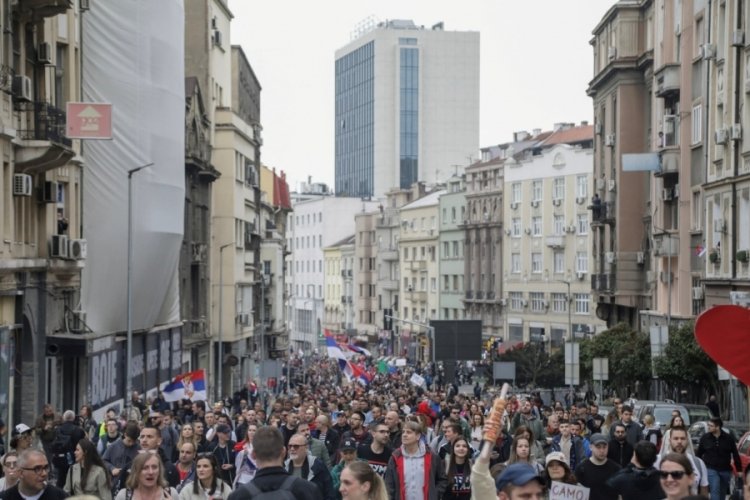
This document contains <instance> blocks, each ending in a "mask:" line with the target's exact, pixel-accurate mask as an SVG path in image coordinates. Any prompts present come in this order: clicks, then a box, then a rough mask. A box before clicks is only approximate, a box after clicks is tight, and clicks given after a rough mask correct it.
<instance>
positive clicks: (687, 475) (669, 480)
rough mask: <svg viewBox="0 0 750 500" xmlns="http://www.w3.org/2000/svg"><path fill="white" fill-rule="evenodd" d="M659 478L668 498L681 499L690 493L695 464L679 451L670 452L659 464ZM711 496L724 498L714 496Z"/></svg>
mask: <svg viewBox="0 0 750 500" xmlns="http://www.w3.org/2000/svg"><path fill="white" fill-rule="evenodd" d="M659 478H660V481H661V487H662V489H663V490H664V493H666V495H667V498H666V500H681V499H682V498H684V497H687V496H688V495H690V486H691V485H692V484H693V466H692V465H690V461H689V460H688V459H687V457H685V455H681V454H679V453H670V454H669V455H667V456H665V457H664V458H663V459H662V461H661V465H660V466H659ZM711 498H724V497H714V496H713V495H711Z"/></svg>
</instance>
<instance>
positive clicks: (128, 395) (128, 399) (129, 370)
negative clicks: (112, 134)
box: [125, 162, 154, 418]
mask: <svg viewBox="0 0 750 500" xmlns="http://www.w3.org/2000/svg"><path fill="white" fill-rule="evenodd" d="M153 164H154V162H149V163H146V164H145V165H141V166H139V167H134V168H131V169H130V170H128V257H127V261H128V264H127V266H128V267H127V299H126V300H127V313H126V315H127V318H126V320H125V321H126V322H127V347H126V349H127V361H126V368H125V371H126V377H127V380H126V381H125V409H126V410H127V413H126V415H128V418H130V408H131V406H132V405H133V401H132V399H133V398H132V396H133V286H132V274H133V175H134V174H135V173H136V172H138V171H140V170H143V169H144V168H146V167H150V166H151V165H153Z"/></svg>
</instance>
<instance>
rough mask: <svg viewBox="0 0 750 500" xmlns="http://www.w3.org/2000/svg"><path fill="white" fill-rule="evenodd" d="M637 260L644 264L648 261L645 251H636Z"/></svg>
mask: <svg viewBox="0 0 750 500" xmlns="http://www.w3.org/2000/svg"><path fill="white" fill-rule="evenodd" d="M635 261H636V262H637V263H638V264H643V263H644V262H645V261H646V255H645V254H644V253H643V252H636V253H635Z"/></svg>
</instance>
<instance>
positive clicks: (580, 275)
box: [576, 271, 586, 281]
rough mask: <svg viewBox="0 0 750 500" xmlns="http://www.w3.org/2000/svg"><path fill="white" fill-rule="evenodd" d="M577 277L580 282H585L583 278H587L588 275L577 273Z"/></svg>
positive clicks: (581, 272)
mask: <svg viewBox="0 0 750 500" xmlns="http://www.w3.org/2000/svg"><path fill="white" fill-rule="evenodd" d="M576 277H577V278H578V281H583V278H585V277H586V273H584V272H583V271H578V273H576Z"/></svg>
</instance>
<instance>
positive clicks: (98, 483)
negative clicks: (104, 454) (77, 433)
mask: <svg viewBox="0 0 750 500" xmlns="http://www.w3.org/2000/svg"><path fill="white" fill-rule="evenodd" d="M73 456H74V457H75V463H74V464H73V466H72V467H69V468H68V474H67V477H66V478H65V488H64V489H65V491H67V492H68V493H69V494H70V495H96V496H98V497H99V498H101V499H102V500H112V491H111V487H112V485H111V484H110V481H109V474H108V473H107V469H106V466H105V465H104V462H103V461H102V458H101V457H100V456H99V453H97V451H96V446H95V445H94V443H92V442H91V441H89V440H88V439H81V440H80V441H78V444H77V445H76V448H75V450H74V451H73Z"/></svg>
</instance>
